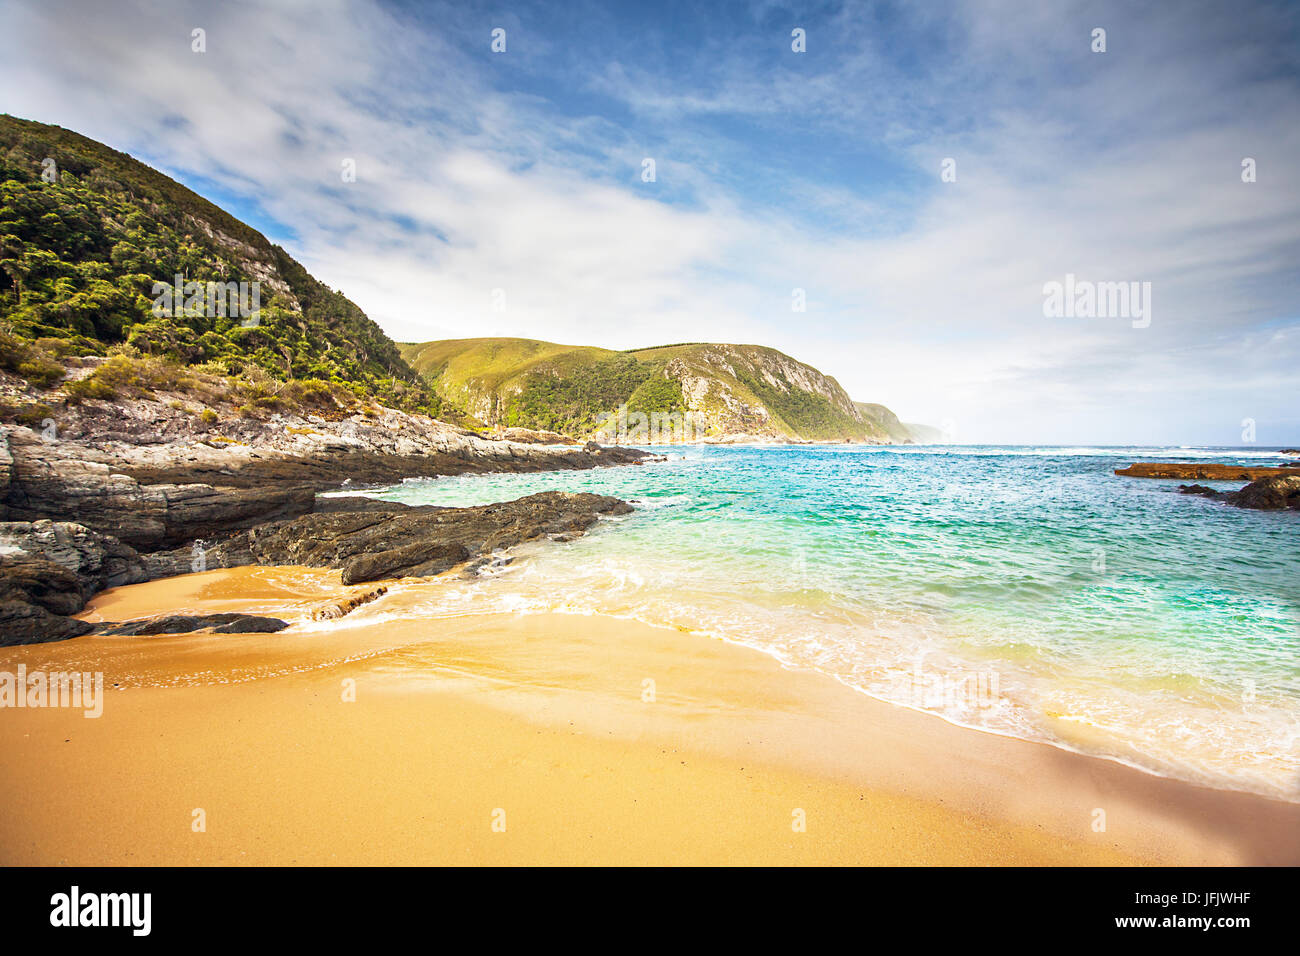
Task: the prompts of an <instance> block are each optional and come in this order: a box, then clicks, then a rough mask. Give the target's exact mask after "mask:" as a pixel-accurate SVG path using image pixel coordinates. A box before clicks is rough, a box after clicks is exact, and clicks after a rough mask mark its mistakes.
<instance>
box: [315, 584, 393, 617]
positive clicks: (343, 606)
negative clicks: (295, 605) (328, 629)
mask: <svg viewBox="0 0 1300 956" xmlns="http://www.w3.org/2000/svg"><path fill="white" fill-rule="evenodd" d="M387 593H388V588H375V589H374V590H373V591H366V592H365V593H363V594H358V595H356V596H355V597H350V598H348V599H347V600H344V601H339V602H337V603H335V604H327V605H325V606H324V607H318V608H317V609H316V610H314V611H312V612H311V619H312V620H313V621H332V620H335V619H336V618H340V617H343V615H345V614H351V613H352V612H353V611H355V610H356V609H357V608H359V607H361V605H363V604H369V603H370V602H371V601H374V600H376V599H378V598H381V597H383V596H384V595H385V594H387Z"/></svg>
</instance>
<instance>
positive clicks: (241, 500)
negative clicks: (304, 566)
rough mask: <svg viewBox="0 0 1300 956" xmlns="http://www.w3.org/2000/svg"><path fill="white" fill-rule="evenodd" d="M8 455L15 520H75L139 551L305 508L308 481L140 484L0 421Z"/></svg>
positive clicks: (92, 454) (76, 448) (69, 446)
mask: <svg viewBox="0 0 1300 956" xmlns="http://www.w3.org/2000/svg"><path fill="white" fill-rule="evenodd" d="M0 437H3V439H4V446H5V447H6V449H7V452H8V454H9V456H10V466H9V469H8V477H9V481H8V485H7V487H6V488H5V489H4V491H5V500H4V504H5V509H6V512H7V516H8V518H9V519H10V520H11V521H13V520H19V521H39V520H41V519H59V520H62V521H75V522H77V523H78V524H81V525H84V526H85V527H87V528H91V529H94V530H96V531H99V532H101V533H103V534H111V535H113V536H114V537H115V538H117V539H118V540H120V541H122V542H125V543H126V544H128V545H131V546H132V547H134V548H137V549H140V550H153V549H156V548H164V547H172V546H175V545H178V544H180V543H182V542H188V541H194V540H196V539H199V538H206V537H210V536H213V535H218V534H227V533H229V532H230V531H232V530H237V529H240V528H248V527H252V526H253V525H255V524H259V523H261V522H264V521H270V520H275V519H277V518H288V517H293V516H295V515H300V514H306V513H307V512H309V511H310V510H311V508H312V502H313V500H314V498H315V494H314V492H313V491H312V489H311V488H310V487H302V486H292V485H274V484H270V485H263V486H260V487H250V488H215V487H212V486H211V485H206V484H183V485H178V484H152V485H146V484H142V483H141V482H140V481H138V480H137V479H135V478H132V477H130V476H128V475H126V474H123V473H122V471H121V470H120V469H121V466H120V465H118V466H117V467H114V464H110V463H109V462H106V461H102V460H96V459H100V458H103V457H104V456H103V454H102V452H100V451H99V450H97V449H93V448H89V447H87V446H84V445H80V444H78V443H76V442H67V441H57V440H50V439H47V438H44V437H42V436H41V435H38V434H37V433H35V432H33V431H32V430H31V429H30V428H23V427H13V428H7V429H6V428H2V427H0Z"/></svg>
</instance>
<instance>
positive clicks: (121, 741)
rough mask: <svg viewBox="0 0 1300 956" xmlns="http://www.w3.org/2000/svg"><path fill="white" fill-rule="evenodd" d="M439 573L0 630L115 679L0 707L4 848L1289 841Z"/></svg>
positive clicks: (161, 594) (141, 600) (581, 855)
mask: <svg viewBox="0 0 1300 956" xmlns="http://www.w3.org/2000/svg"><path fill="white" fill-rule="evenodd" d="M428 587H429V585H428V584H423V583H411V584H408V585H406V586H404V587H402V588H400V589H399V590H398V592H397V594H396V595H394V597H395V598H396V600H397V604H398V605H399V607H398V608H390V616H388V617H387V618H386V619H383V620H371V621H368V622H367V621H364V620H358V621H356V622H353V623H352V625H351V626H349V627H347V628H345V629H334V630H313V629H311V628H310V626H309V625H307V624H306V622H305V621H304V620H302V619H301V618H300V617H296V615H300V614H301V612H302V610H303V609H305V608H306V607H307V606H309V605H312V604H314V603H315V602H317V601H319V600H320V599H321V598H322V597H326V596H336V595H337V594H338V593H339V590H340V585H339V583H338V581H337V574H335V573H331V572H322V571H318V570H308V569H302V570H298V569H289V568H276V569H265V568H240V569H232V570H219V571H211V572H206V573H204V574H198V575H187V576H184V577H179V578H171V579H167V580H163V581H155V582H149V583H146V584H139V585H133V586H129V587H125V588H120V589H116V590H114V591H110V592H105V593H104V594H102V595H101V596H100V597H99V598H98V599H96V601H95V602H94V604H93V606H92V608H91V609H90V610H89V611H88V612H87V615H86V616H87V617H91V618H94V617H99V616H104V617H108V618H124V617H131V616H136V615H139V614H143V613H150V612H153V611H156V610H158V609H160V608H170V609H183V610H189V611H205V612H216V611H220V610H235V609H247V608H250V607H254V606H256V607H259V608H263V609H268V608H275V609H277V610H278V611H279V612H280V613H284V614H286V615H287V616H289V617H290V618H291V619H295V627H294V628H292V629H291V630H289V631H287V632H284V633H283V634H280V635H273V636H266V635H233V636H222V637H212V636H206V635H205V636H198V635H186V636H179V637H171V638H149V639H141V638H111V639H110V638H101V637H85V638H78V639H76V640H72V641H65V642H60V643H56V644H47V645H41V646H38V647H29V648H22V649H14V648H9V649H5V650H4V651H0V660H6V659H7V658H8V657H9V656H11V655H13V654H14V653H15V652H16V651H19V650H21V651H22V652H23V653H24V656H25V659H27V660H30V661H33V662H35V664H36V665H39V666H43V667H45V668H47V669H49V670H67V669H71V668H73V667H77V666H83V665H84V666H90V664H89V663H87V662H88V661H90V660H93V661H94V662H95V666H97V667H101V668H103V669H104V670H105V671H107V672H108V673H110V674H112V675H114V677H113V682H114V683H115V684H117V685H118V686H117V687H116V688H115V689H113V690H112V691H111V692H110V694H109V698H108V701H107V703H106V714H107V718H106V719H103V720H83V719H82V717H81V716H80V714H75V713H72V712H69V711H55V710H44V711H40V710H27V711H22V712H17V713H13V714H10V715H7V716H8V717H9V718H11V719H7V720H6V721H4V722H3V723H0V735H2V739H0V755H3V756H0V760H2V761H3V770H4V773H3V774H0V780H3V783H0V795H2V796H3V798H4V800H5V803H6V806H7V807H9V808H10V812H9V813H8V814H7V815H6V820H5V822H4V824H3V825H0V855H2V856H3V858H4V860H5V862H6V863H35V864H51V863H60V864H73V865H102V864H115V863H133V864H145V865H150V864H163V865H166V864H199V865H212V864H235V865H258V864H280V863H286V862H290V863H298V864H309V865H320V864H428V863H442V864H447V863H450V864H469V863H475V864H477V863H488V864H521V863H536V862H541V861H548V862H559V863H567V864H587V863H600V862H609V861H611V860H614V861H618V862H621V863H629V864H746V863H772V862H782V863H803V864H816V863H820V864H849V863H855V864H984V865H987V864H989V863H1002V864H1071V865H1128V864H1139V863H1143V864H1151V863H1164V864H1175V863H1208V864H1234V863H1255V864H1258V863H1266V864H1267V863H1280V862H1288V861H1292V860H1294V858H1295V853H1296V851H1297V847H1296V832H1297V827H1296V824H1297V821H1298V820H1300V807H1297V806H1296V805H1293V804H1285V803H1279V802H1276V801H1272V800H1268V799H1265V798H1262V797H1257V796H1254V795H1249V794H1235V793H1229V792H1225V791H1220V790H1210V789H1205V788H1201V787H1195V786H1192V785H1189V784H1184V783H1181V782H1179V781H1175V780H1169V779H1164V778H1160V777H1153V776H1151V775H1148V774H1145V773H1141V772H1138V771H1135V770H1131V769H1129V768H1126V767H1121V766H1118V765H1116V764H1114V763H1111V762H1109V761H1098V760H1096V759H1093V758H1088V757H1084V756H1081V755H1077V754H1069V753H1065V752H1063V751H1060V750H1058V749H1056V748H1053V747H1049V746H1044V745H1041V744H1033V743H1028V742H1025V741H1020V740H1015V739H1011V738H1006V737H999V736H994V735H989V734H982V733H979V732H976V731H973V730H968V729H964V728H959V727H955V726H952V725H951V724H948V723H946V722H944V721H941V720H936V719H934V718H933V717H931V716H928V715H925V714H920V713H916V712H914V711H912V710H909V709H906V708H899V707H893V706H889V705H887V704H883V703H880V702H878V701H874V700H871V699H869V698H867V697H864V696H863V695H861V694H856V693H853V692H852V691H850V690H848V689H847V688H845V687H844V686H843V685H841V684H840V683H838V682H836V681H833V680H830V679H828V678H826V677H824V676H823V675H820V674H816V673H814V672H811V671H807V670H803V669H790V668H785V667H782V666H780V665H779V664H778V663H777V662H776V661H774V660H772V659H771V658H770V657H769V656H768V655H764V654H759V653H755V652H754V651H752V650H748V649H746V648H741V647H737V646H734V645H731V644H728V643H726V642H722V641H714V640H707V639H703V638H701V637H700V636H699V635H695V634H687V633H682V632H679V631H675V630H672V629H667V628H652V627H648V626H646V625H644V624H640V623H638V622H631V621H626V620H614V619H610V618H605V617H600V616H582V617H576V616H574V615H568V614H536V615H524V616H518V615H465V616H460V617H452V618H444V619H440V620H435V621H429V620H421V619H419V618H416V617H410V616H407V615H405V614H403V613H401V608H403V607H405V608H407V609H413V608H415V607H418V605H419V603H420V601H421V600H422V598H423V595H421V594H420V592H421V591H422V590H425V589H427V588H428ZM394 612H396V617H394V616H392V615H393V614H394ZM357 613H361V612H357ZM299 627H302V628H304V629H303V630H302V631H301V632H299ZM648 675H654V676H653V678H651V679H652V680H653V681H654V693H653V694H652V695H650V696H647V693H646V684H645V681H646V679H647V676H648ZM56 780H57V781H58V784H57V785H55V784H54V781H56ZM42 781H48V783H42ZM123 808H129V812H124V810H123ZM1098 809H1103V810H1104V812H1105V825H1104V826H1103V827H1102V828H1101V829H1098V827H1097V819H1098V817H1097V812H1096V811H1097V810H1098ZM196 811H201V812H202V816H201V818H200V817H197V816H195V812H196ZM199 819H201V821H202V827H201V828H198V829H196V824H195V821H196V820H199Z"/></svg>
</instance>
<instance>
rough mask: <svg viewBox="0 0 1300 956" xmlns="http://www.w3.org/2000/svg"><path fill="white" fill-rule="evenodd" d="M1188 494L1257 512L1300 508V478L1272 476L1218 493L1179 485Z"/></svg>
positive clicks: (1198, 486)
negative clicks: (1239, 488)
mask: <svg viewBox="0 0 1300 956" xmlns="http://www.w3.org/2000/svg"><path fill="white" fill-rule="evenodd" d="M1178 491H1179V492H1180V493H1182V494H1184V495H1201V496H1202V497H1204V498H1215V499H1218V500H1220V501H1226V502H1227V503H1228V504H1230V505H1236V506H1237V507H1238V508H1254V509H1255V510H1257V511H1281V510H1284V509H1300V475H1271V476H1269V477H1267V478H1257V479H1255V480H1254V481H1252V482H1251V483H1250V484H1248V485H1247V486H1246V487H1245V488H1242V489H1241V490H1240V491H1215V490H1214V489H1213V488H1207V487H1206V486H1205V485H1179V486H1178Z"/></svg>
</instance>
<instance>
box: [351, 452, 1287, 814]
mask: <svg viewBox="0 0 1300 956" xmlns="http://www.w3.org/2000/svg"><path fill="white" fill-rule="evenodd" d="M669 454H670V458H669V460H668V461H667V462H664V463H658V464H650V465H644V466H639V467H625V468H611V469H597V470H594V471H587V472H559V473H554V472H552V473H544V474H532V475H496V476H465V477H457V478H438V479H427V480H418V481H407V482H405V483H403V484H401V485H398V486H393V487H390V488H387V489H381V490H373V489H372V490H367V491H366V492H365V493H366V494H370V495H374V496H377V497H382V498H387V499H390V500H396V501H404V502H408V503H412V504H415V503H422V504H423V503H432V504H442V505H468V504H482V503H486V502H491V501H500V500H505V499H510V498H515V497H519V496H521V495H525V494H530V493H532V492H535V491H541V490H546V489H562V490H568V491H594V492H600V493H604V494H610V495H617V496H619V497H621V498H624V499H627V500H629V501H631V502H632V503H633V504H634V505H636V507H637V510H636V512H635V513H634V514H632V515H628V516H625V517H621V518H614V519H608V520H606V521H603V522H602V523H601V524H600V525H599V526H598V527H597V528H596V529H595V530H594V532H593V533H591V534H589V535H587V536H586V537H583V538H581V539H578V540H577V541H574V542H571V543H566V544H550V543H548V544H546V545H538V546H533V547H529V548H526V549H524V551H523V552H522V553H521V554H520V555H519V557H518V558H517V559H516V560H515V561H514V562H513V563H511V564H509V565H507V566H504V567H503V568H501V569H500V570H499V571H498V572H496V573H494V574H491V575H489V576H487V577H485V578H483V579H480V580H477V581H465V580H463V579H459V578H455V579H448V580H447V581H445V582H443V583H441V585H440V587H438V588H435V589H433V590H432V591H431V596H430V599H429V603H428V605H427V606H426V607H423V608H422V609H421V613H426V614H428V615H440V614H458V613H476V612H484V613H487V612H494V611H500V610H502V609H509V610H513V611H518V612H521V613H528V612H540V611H562V612H571V613H580V614H582V613H600V614H612V615H618V616H624V617H630V618H636V619H638V620H642V621H646V622H648V623H651V624H656V625H664V626H674V627H679V628H686V629H690V630H694V631H698V632H700V633H701V634H704V635H710V636H714V637H719V638H723V639H726V640H729V641H734V642H737V643H741V644H745V645H748V646H751V647H754V648H758V649H760V650H762V651H765V652H767V653H769V654H772V655H774V656H776V657H777V658H779V659H780V660H781V661H783V662H785V663H786V664H788V665H790V666H795V667H804V668H813V669H816V670H820V671H823V672H825V673H827V674H829V675H832V676H834V677H836V678H838V679H839V680H841V681H843V682H844V683H846V684H848V685H849V686H852V687H854V688H856V689H858V690H860V691H862V692H864V693H868V694H871V695H873V696H876V697H879V698H882V699H885V700H889V701H892V702H895V703H899V704H902V705H905V706H910V707H917V708H920V709H924V710H929V711H933V712H935V713H937V714H940V715H941V716H943V717H945V718H946V719H948V720H951V721H954V722H957V723H961V724H964V725H967V726H973V727H980V728H984V729H986V730H990V731H994V732H998V733H1004V734H1012V735H1016V736H1020V737H1026V738H1029V739H1033V740H1042V741H1048V742H1051V743H1054V744H1057V745H1059V746H1064V747H1069V748H1071V749H1077V750H1081V751H1085V752H1089V753H1096V754H1100V755H1104V756H1107V757H1110V758H1113V759H1116V760H1120V761H1122V762H1125V763H1128V764H1131V765H1134V766H1138V767H1142V768H1144V769H1147V770H1150V771H1153V772H1157V773H1162V774H1167V775H1173V776H1178V777H1182V778H1185V779H1191V780H1195V781H1199V782H1203V783H1208V784H1211V785H1214V786H1221V787H1232V788H1236V789H1245V790H1252V791H1256V792H1261V793H1266V794H1270V795H1273V796H1279V797H1283V798H1285V799H1290V800H1300V576H1298V575H1297V569H1298V568H1300V561H1298V560H1297V559H1298V558H1300V544H1298V542H1300V514H1296V513H1282V514H1279V513H1260V512H1252V511H1246V510H1240V509H1235V508H1231V507H1227V506H1225V505H1222V504H1219V503H1216V502H1213V501H1207V500H1205V499H1202V498H1197V497H1192V496H1185V495H1179V494H1176V489H1177V484H1178V483H1177V482H1171V481H1152V480H1146V479H1134V478H1120V477H1117V476H1115V475H1114V474H1113V473H1112V472H1113V469H1115V468H1117V467H1122V466H1124V465H1127V464H1129V463H1131V462H1133V461H1139V460H1153V459H1157V460H1158V459H1164V460H1182V459H1188V458H1204V459H1206V460H1214V461H1227V462H1234V461H1240V462H1243V463H1253V464H1273V463H1277V462H1278V461H1280V460H1281V458H1280V456H1278V455H1276V454H1275V453H1273V452H1270V451H1266V450H1253V449H1252V450H1243V449H1219V450H1216V449H1203V450H1198V449H1153V448H1146V449H1140V448H1097V449H1090V448H1072V449H1065V448H1017V447H978V446H902V447H861V446H842V447H841V446H812V447H809V446H796V447H770V448H769V447H710V446H704V447H675V448H673V449H672V450H671V452H670V453H669ZM1240 484H1241V483H1240V482H1235V483H1227V484H1226V485H1220V487H1239V486H1240Z"/></svg>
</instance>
